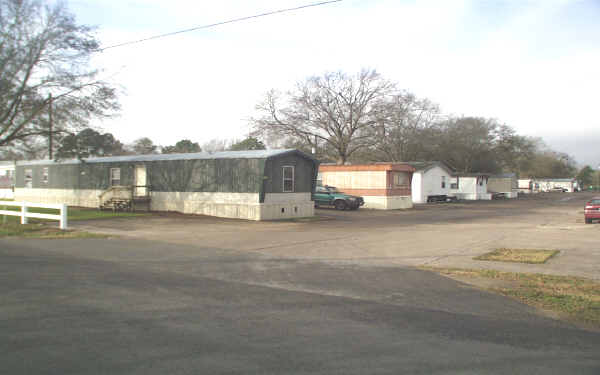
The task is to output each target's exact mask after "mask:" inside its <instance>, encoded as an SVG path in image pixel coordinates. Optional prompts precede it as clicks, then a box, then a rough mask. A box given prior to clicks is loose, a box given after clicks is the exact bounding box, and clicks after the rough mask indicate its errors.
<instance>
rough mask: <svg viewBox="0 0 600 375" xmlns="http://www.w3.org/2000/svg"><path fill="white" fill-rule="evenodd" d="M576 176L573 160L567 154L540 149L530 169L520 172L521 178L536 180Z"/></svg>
mask: <svg viewBox="0 0 600 375" xmlns="http://www.w3.org/2000/svg"><path fill="white" fill-rule="evenodd" d="M576 174H577V168H576V167H575V164H574V159H573V158H572V157H570V156H569V155H567V154H564V153H560V152H556V151H552V150H549V149H540V150H538V151H537V152H536V154H535V156H534V157H533V160H532V162H531V164H530V167H529V168H528V169H526V170H525V171H522V172H521V175H523V176H529V177H537V178H570V177H573V176H575V175H576Z"/></svg>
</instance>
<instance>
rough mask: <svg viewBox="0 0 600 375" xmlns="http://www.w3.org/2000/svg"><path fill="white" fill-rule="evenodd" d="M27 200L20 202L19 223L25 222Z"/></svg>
mask: <svg viewBox="0 0 600 375" xmlns="http://www.w3.org/2000/svg"><path fill="white" fill-rule="evenodd" d="M27 222H28V221H27V202H22V203H21V224H27Z"/></svg>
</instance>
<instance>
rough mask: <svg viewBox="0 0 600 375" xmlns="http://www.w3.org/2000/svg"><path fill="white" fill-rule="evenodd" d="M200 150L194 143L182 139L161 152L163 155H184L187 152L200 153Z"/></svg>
mask: <svg viewBox="0 0 600 375" xmlns="http://www.w3.org/2000/svg"><path fill="white" fill-rule="evenodd" d="M201 151H202V148H201V147H200V145H199V144H198V143H196V142H192V141H190V140H189V139H182V140H181V141H179V142H177V143H175V145H174V146H165V147H163V148H162V150H161V152H162V153H163V154H184V153H189V152H201Z"/></svg>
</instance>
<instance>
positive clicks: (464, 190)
mask: <svg viewBox="0 0 600 375" xmlns="http://www.w3.org/2000/svg"><path fill="white" fill-rule="evenodd" d="M454 178H455V180H454V181H453V183H452V189H451V190H452V193H451V195H453V196H455V197H456V198H458V199H466V200H490V199H492V194H490V193H488V190H487V184H488V179H489V175H488V174H486V173H468V174H459V175H456V176H455V177H454Z"/></svg>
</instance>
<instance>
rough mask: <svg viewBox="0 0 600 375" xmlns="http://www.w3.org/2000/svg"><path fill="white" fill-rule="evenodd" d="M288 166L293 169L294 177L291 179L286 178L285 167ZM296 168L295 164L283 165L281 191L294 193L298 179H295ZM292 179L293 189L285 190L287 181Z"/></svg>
mask: <svg viewBox="0 0 600 375" xmlns="http://www.w3.org/2000/svg"><path fill="white" fill-rule="evenodd" d="M286 168H291V169H292V178H291V179H289V178H287V179H286V178H285V169H286ZM295 169H296V168H294V166H293V165H284V166H282V169H281V171H282V173H281V178H282V183H283V185H282V186H281V191H283V192H284V193H293V192H294V187H295V185H296V180H295V178H296V171H295ZM290 180H291V181H292V190H285V182H286V181H290Z"/></svg>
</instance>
